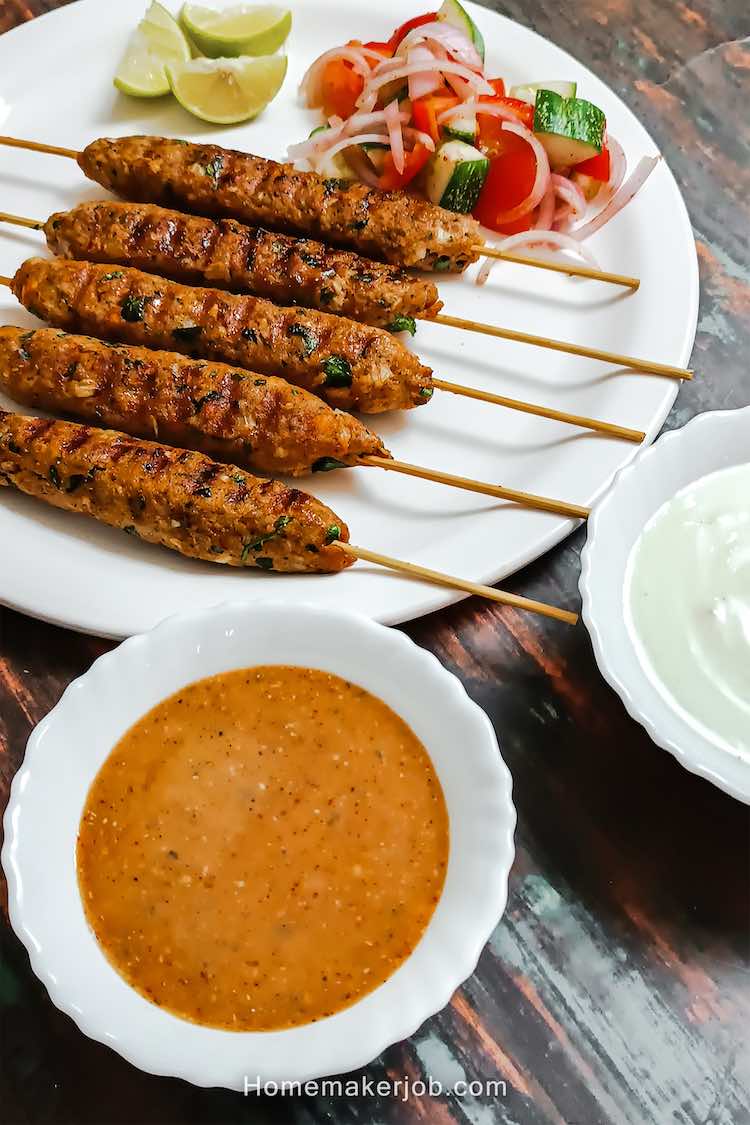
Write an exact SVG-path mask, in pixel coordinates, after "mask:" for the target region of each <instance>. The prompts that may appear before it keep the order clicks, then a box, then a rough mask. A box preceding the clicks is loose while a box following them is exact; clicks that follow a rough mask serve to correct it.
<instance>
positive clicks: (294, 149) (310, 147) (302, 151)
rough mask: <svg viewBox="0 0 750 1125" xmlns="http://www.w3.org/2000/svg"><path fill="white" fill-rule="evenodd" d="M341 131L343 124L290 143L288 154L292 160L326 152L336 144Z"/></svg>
mask: <svg viewBox="0 0 750 1125" xmlns="http://www.w3.org/2000/svg"><path fill="white" fill-rule="evenodd" d="M341 131H342V130H341V126H338V127H337V128H336V129H326V131H325V132H324V133H316V134H315V136H314V137H308V138H307V140H305V141H299V142H298V143H297V144H295V145H289V148H288V149H287V150H286V154H287V156H288V158H289V159H290V160H306V159H307V157H309V156H314V155H316V154H317V153H319V152H324V151H325V150H326V148H330V146H331V145H332V144H335V143H336V141H337V140H338V138H339V137H340V136H341Z"/></svg>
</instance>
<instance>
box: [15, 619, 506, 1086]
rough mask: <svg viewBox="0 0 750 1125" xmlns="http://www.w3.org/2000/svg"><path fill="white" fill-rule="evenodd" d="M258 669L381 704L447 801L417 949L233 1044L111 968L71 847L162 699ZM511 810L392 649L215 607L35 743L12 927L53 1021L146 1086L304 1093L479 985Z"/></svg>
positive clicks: (495, 777) (486, 724) (442, 709)
mask: <svg viewBox="0 0 750 1125" xmlns="http://www.w3.org/2000/svg"><path fill="white" fill-rule="evenodd" d="M256 664H297V665H304V666H308V667H314V668H320V669H323V670H325V671H328V672H333V673H336V674H338V675H340V676H343V677H345V678H347V679H349V680H352V681H354V682H355V683H357V684H359V685H361V686H362V687H364V688H366V689H367V690H368V691H370V692H372V693H373V694H374V695H377V696H379V697H380V698H381V699H383V700H385V702H386V703H387V704H389V706H390V707H392V708H393V709H394V710H395V711H396V712H397V713H398V714H399V715H401V716H402V717H403V718H404V719H405V720H406V722H407V723H408V724H409V725H410V726H411V728H412V729H413V730H414V732H415V734H416V735H417V737H418V738H420V739H421V740H422V742H423V743H424V745H425V747H426V748H427V750H428V753H429V754H430V757H431V759H432V761H433V763H434V766H435V769H436V771H437V774H438V777H439V778H440V782H441V784H442V787H443V792H444V793H445V799H446V804H447V807H448V815H449V820H450V856H449V862H448V871H447V875H446V881H445V887H444V890H443V893H442V897H441V899H440V901H439V903H438V905H437V908H436V910H435V913H434V915H433V917H432V919H431V921H430V923H429V925H428V927H427V929H426V931H425V933H424V935H423V937H422V939H421V940H420V942H419V944H418V945H417V947H416V948H415V950H414V951H413V953H412V954H411V956H410V957H408V958H407V960H406V961H405V962H404V963H403V964H402V965H401V966H400V967H399V969H397V971H396V972H395V973H394V974H393V975H392V976H391V977H390V978H389V979H388V980H387V981H385V982H384V983H383V984H382V985H381V986H380V987H379V988H377V989H375V991H374V992H372V993H370V994H369V995H368V996H366V997H364V998H363V999H362V1000H360V1001H358V1002H357V1003H356V1004H354V1005H353V1006H352V1007H350V1008H347V1009H346V1010H344V1011H342V1012H339V1013H337V1014H336V1015H333V1016H331V1017H330V1018H328V1019H324V1020H321V1021H320V1022H318V1023H315V1024H309V1025H306V1026H303V1027H297V1028H292V1029H290V1030H286V1031H275V1032H229V1031H217V1030H215V1029H213V1028H208V1027H201V1026H199V1025H197V1024H193V1023H189V1022H187V1021H185V1020H182V1019H179V1018H177V1017H175V1016H173V1015H171V1014H170V1013H168V1012H166V1011H164V1010H162V1009H161V1008H158V1007H156V1005H154V1004H151V1003H149V1002H148V1001H147V1000H145V999H144V998H143V997H141V996H140V995H139V994H138V993H137V992H135V991H134V990H133V989H132V988H131V987H130V986H129V985H128V984H127V983H126V982H125V981H124V979H123V978H122V977H120V976H119V974H118V973H117V972H116V971H115V970H114V969H113V968H112V966H111V965H110V964H109V962H108V961H107V960H106V958H105V956H104V954H103V953H102V951H101V949H100V948H99V945H98V944H97V942H96V939H95V938H94V935H93V934H92V932H91V930H90V929H89V927H88V925H87V923H86V919H85V916H84V913H83V909H82V905H81V901H80V897H79V891H78V883H77V878H76V864H75V845H76V835H77V831H78V824H79V820H80V816H81V812H82V809H83V805H84V802H85V799H86V794H87V792H88V789H89V786H90V784H91V782H92V781H93V779H94V776H95V774H96V773H97V771H98V769H99V767H100V766H101V764H102V762H103V761H104V760H105V758H106V757H107V755H108V754H109V752H110V751H111V749H112V748H113V746H114V745H115V743H116V742H117V741H118V740H119V739H120V738H121V737H122V735H123V734H124V733H125V732H126V731H127V730H128V729H129V728H130V727H131V726H132V724H133V723H134V722H135V721H136V720H137V719H138V718H139V717H140V716H141V715H143V714H144V713H145V712H146V711H148V710H149V709H150V708H151V707H153V706H155V705H156V704H157V703H158V702H159V701H160V700H162V699H164V698H165V697H166V696H169V695H171V694H172V693H173V692H175V691H177V690H178V689H179V688H180V687H182V686H184V685H185V684H187V683H190V682H192V681H194V680H197V679H200V678H202V677H204V676H210V675H214V674H216V673H219V672H223V671H227V670H229V669H232V668H243V667H248V666H252V665H256ZM515 819H516V818H515V811H514V808H513V804H512V801H511V779H510V774H509V773H508V770H507V768H506V766H505V764H504V763H503V760H502V758H501V756H500V752H499V749H498V745H497V740H496V738H495V734H494V731H493V729H492V725H491V724H490V721H489V719H488V718H487V716H486V715H485V714H484V712H483V711H482V710H481V709H480V708H479V707H478V706H477V705H476V704H475V703H473V702H472V701H471V700H470V699H469V697H468V696H467V694H466V692H465V691H464V689H463V687H462V685H461V683H460V682H459V681H458V680H457V679H456V678H455V676H452V675H451V674H450V673H449V672H447V671H446V670H445V669H444V668H443V667H442V666H441V665H440V664H439V662H438V661H437V660H436V658H435V657H434V656H432V655H431V654H430V653H428V652H425V651H424V650H422V649H420V648H418V647H417V646H416V645H415V644H413V642H412V641H410V640H409V639H408V637H405V636H404V635H403V634H402V633H398V632H395V631H394V630H391V629H386V628H385V627H383V626H382V625H377V624H375V623H374V622H373V621H371V620H370V619H369V618H365V617H359V616H354V615H351V614H348V613H341V612H337V611H333V610H328V609H321V608H316V607H313V606H302V607H300V606H285V605H282V604H277V603H266V604H253V605H243V604H234V603H230V604H224V605H221V606H218V607H216V608H214V609H209V610H203V611H201V612H198V613H194V614H190V615H185V616H179V617H174V618H171V619H169V620H168V621H166V622H164V623H163V624H162V625H159V626H158V627H157V628H156V629H154V630H153V631H152V632H149V633H146V634H143V635H141V636H137V637H132V638H131V639H130V640H127V641H125V642H124V643H123V644H122V645H120V646H119V648H116V649H114V650H113V651H112V652H110V653H107V654H106V655H105V656H102V657H101V658H100V659H99V660H97V661H96V662H95V663H94V664H93V666H92V667H91V669H90V670H89V671H88V672H87V673H86V674H85V675H84V676H81V678H80V679H78V680H76V681H75V682H74V683H72V684H71V685H70V687H69V688H68V689H67V691H66V692H65V694H64V695H63V697H62V699H61V700H60V702H59V703H58V704H57V706H56V707H55V708H54V709H53V710H52V711H51V712H50V713H49V715H47V717H46V718H45V719H43V720H42V722H41V723H40V724H39V726H38V727H37V728H36V730H35V731H34V732H33V734H32V736H31V738H30V740H29V744H28V748H27V751H26V758H25V761H24V764H23V766H22V768H21V769H20V770H19V772H18V774H17V775H16V777H15V779H14V781H13V786H12V790H11V799H10V803H9V805H8V809H7V811H6V814H5V821H4V826H5V845H4V847H3V852H2V864H3V868H4V870H5V873H6V876H7V879H8V886H9V898H10V902H9V906H10V918H11V922H12V925H13V928H14V930H15V931H16V933H17V934H18V936H19V937H20V939H21V941H23V943H24V945H25V946H26V948H27V950H28V952H29V956H30V958H31V964H32V967H33V969H34V972H35V973H36V974H37V976H38V977H39V978H40V979H41V980H42V981H43V983H44V984H45V986H46V987H47V990H48V992H49V994H50V996H51V998H52V1000H53V1001H54V1003H55V1004H56V1005H57V1006H58V1008H60V1009H62V1011H64V1012H66V1013H67V1014H68V1015H69V1016H70V1017H71V1018H72V1019H73V1020H74V1021H75V1022H76V1023H77V1024H78V1026H79V1028H80V1029H81V1030H82V1031H83V1032H85V1034H86V1035H89V1036H91V1038H92V1039H97V1040H99V1041H100V1042H102V1043H106V1044H107V1045H108V1046H109V1047H112V1048H114V1050H116V1051H118V1052H119V1053H120V1054H121V1055H123V1056H124V1057H125V1058H126V1059H128V1060H129V1061H130V1062H132V1063H134V1064H135V1065H136V1066H138V1067H140V1068H141V1070H145V1071H148V1072H150V1073H152V1074H160V1075H172V1076H175V1077H178V1078H184V1079H186V1080H187V1081H189V1082H193V1083H195V1084H197V1085H199V1086H225V1087H227V1088H229V1089H235V1090H237V1089H239V1090H241V1089H243V1088H244V1082H245V1076H248V1079H249V1081H250V1082H253V1081H254V1080H255V1078H256V1077H259V1078H260V1079H261V1080H262V1081H305V1080H306V1079H310V1078H317V1077H322V1076H324V1075H328V1074H335V1073H342V1072H345V1071H349V1070H353V1069H355V1068H357V1067H360V1066H364V1065H365V1064H366V1063H368V1062H370V1060H371V1059H373V1058H375V1057H376V1056H377V1055H379V1054H380V1053H381V1051H383V1050H384V1049H385V1048H386V1047H388V1046H389V1045H390V1044H392V1043H395V1042H397V1041H399V1040H401V1039H405V1038H407V1037H408V1036H410V1035H412V1034H413V1033H414V1032H415V1031H416V1029H417V1028H418V1027H419V1026H420V1024H421V1023H422V1022H423V1021H424V1020H425V1019H427V1018H428V1017H429V1016H431V1015H433V1014H434V1013H435V1012H437V1011H439V1010H440V1009H441V1008H442V1007H444V1005H445V1004H447V1003H448V1001H449V999H450V997H451V995H452V994H453V992H454V991H455V989H456V988H457V987H458V986H459V985H460V984H461V983H462V982H463V981H464V980H465V979H466V978H467V977H468V976H470V974H471V973H472V972H473V970H474V967H475V966H476V963H477V960H478V958H479V954H480V952H481V951H482V948H483V946H484V944H485V943H486V941H487V939H488V938H489V936H490V934H491V933H492V931H493V929H494V928H495V926H496V925H497V923H498V921H499V919H500V917H501V915H502V913H503V910H504V909H505V903H506V898H507V884H508V872H509V870H510V866H511V863H512V861H513V854H514V852H513V830H514V827H515Z"/></svg>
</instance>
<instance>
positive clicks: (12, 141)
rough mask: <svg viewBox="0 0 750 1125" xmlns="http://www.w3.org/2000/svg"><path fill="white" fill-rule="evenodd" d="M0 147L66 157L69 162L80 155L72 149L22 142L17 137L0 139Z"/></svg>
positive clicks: (34, 142) (37, 142) (35, 142)
mask: <svg viewBox="0 0 750 1125" xmlns="http://www.w3.org/2000/svg"><path fill="white" fill-rule="evenodd" d="M0 145H6V146H7V147H8V148H25V149H28V150H29V152H48V153H49V154H50V156H67V157H69V158H70V159H71V160H77V159H78V157H79V155H80V154H79V153H77V152H76V150H75V149H73V148H58V146H57V145H43V144H40V142H39V141H23V140H21V139H20V138H19V137H0Z"/></svg>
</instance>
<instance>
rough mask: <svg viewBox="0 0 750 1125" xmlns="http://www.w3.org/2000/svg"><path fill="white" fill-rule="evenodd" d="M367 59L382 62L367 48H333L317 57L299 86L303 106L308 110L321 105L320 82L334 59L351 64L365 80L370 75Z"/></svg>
mask: <svg viewBox="0 0 750 1125" xmlns="http://www.w3.org/2000/svg"><path fill="white" fill-rule="evenodd" d="M368 58H376V59H381V60H382V58H383V56H382V55H380V54H378V52H377V51H372V50H371V49H370V48H369V47H347V46H343V47H333V48H332V50H330V51H325V52H324V53H323V54H322V55H319V56H318V58H317V59H316V60H315V62H314V63H313V64H312V66H310V67H309V68H308V69H307V70H306V71H305V74H304V75H303V78H302V81H301V82H300V85H299V92H300V95H301V96H302V98H303V99H304V102H305V104H306V105H307V106H308V107H309V108H310V109H315V107H316V106H319V105H320V104H321V100H320V99H321V91H320V80H321V78H322V77H323V71H324V70H325V68H326V66H327V65H328V63H329V62H333V61H334V60H335V59H344V60H345V61H346V62H350V63H351V64H352V66H353V67H354V69H355V70H356V72H357V73H358V74H361V75H362V77H363V78H364V79H367V78H368V77H369V75H370V65H369V63H368V62H367V59H368Z"/></svg>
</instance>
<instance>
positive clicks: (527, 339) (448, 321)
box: [416, 313, 693, 379]
mask: <svg viewBox="0 0 750 1125" xmlns="http://www.w3.org/2000/svg"><path fill="white" fill-rule="evenodd" d="M416 319H417V320H424V321H432V322H433V323H434V324H445V325H446V326H447V327H448V328H461V329H464V330H465V331H466V332H479V333H480V334H481V335H482V336H495V337H497V338H498V339H500V340H515V341H516V342H517V343H519V344H532V345H533V346H534V347H537V348H549V349H550V350H551V351H553V352H568V353H569V354H570V355H580V356H583V357H584V358H585V359H601V360H603V361H604V362H605V363H614V364H616V365H617V366H618V367H629V368H630V369H631V370H632V371H643V372H645V373H646V374H648V375H668V376H669V377H670V378H672V379H692V377H693V373H692V371H689V370H688V369H687V368H685V367H673V366H672V364H670V363H656V362H652V361H651V360H650V359H636V358H635V357H634V356H632V355H617V353H615V352H605V351H602V350H601V348H590V347H588V346H587V345H585V344H569V343H567V342H566V341H564V340H551V339H548V337H546V336H532V335H531V334H530V333H529V332H517V331H515V329H513V328H495V327H494V325H492V324H482V322H481V321H479V320H465V319H464V318H463V317H460V316H446V315H445V314H444V313H438V314H437V316H420V317H417V318H416Z"/></svg>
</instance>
